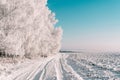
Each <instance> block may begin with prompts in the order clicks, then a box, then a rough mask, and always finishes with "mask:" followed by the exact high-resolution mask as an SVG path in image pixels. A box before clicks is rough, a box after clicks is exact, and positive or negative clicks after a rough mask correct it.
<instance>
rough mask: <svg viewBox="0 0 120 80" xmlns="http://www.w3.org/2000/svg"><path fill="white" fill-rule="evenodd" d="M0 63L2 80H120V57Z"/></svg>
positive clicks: (65, 57) (66, 57) (63, 57)
mask: <svg viewBox="0 0 120 80" xmlns="http://www.w3.org/2000/svg"><path fill="white" fill-rule="evenodd" d="M0 59H1V58H0ZM0 62H1V63H0V80H120V54H119V53H105V54H103V53H102V54H87V53H79V54H76V53H75V54H74V53H68V54H67V53H62V54H58V55H55V56H52V57H47V58H36V59H33V60H31V59H19V61H18V59H14V60H11V59H7V60H6V59H1V60H0Z"/></svg>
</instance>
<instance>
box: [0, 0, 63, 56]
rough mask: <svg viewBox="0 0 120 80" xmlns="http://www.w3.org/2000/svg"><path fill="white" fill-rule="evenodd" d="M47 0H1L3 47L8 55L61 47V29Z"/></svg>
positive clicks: (0, 40) (35, 53)
mask: <svg viewBox="0 0 120 80" xmlns="http://www.w3.org/2000/svg"><path fill="white" fill-rule="evenodd" d="M46 4H47V0H0V50H3V51H4V53H5V54H6V55H19V56H21V57H23V56H26V57H34V56H38V55H40V56H41V55H49V54H55V53H57V52H58V51H59V49H60V46H61V45H60V42H61V36H62V29H61V28H54V25H55V24H56V22H57V20H56V19H55V14H54V13H52V12H51V10H49V8H48V7H47V6H46Z"/></svg>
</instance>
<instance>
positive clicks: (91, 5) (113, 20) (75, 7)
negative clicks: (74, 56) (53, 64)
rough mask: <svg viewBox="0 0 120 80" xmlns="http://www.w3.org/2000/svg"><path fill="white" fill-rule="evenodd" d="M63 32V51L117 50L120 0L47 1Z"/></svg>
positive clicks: (119, 41)
mask: <svg viewBox="0 0 120 80" xmlns="http://www.w3.org/2000/svg"><path fill="white" fill-rule="evenodd" d="M48 6H49V8H50V9H51V10H52V11H53V12H55V13H56V17H57V19H58V20H59V23H58V24H57V25H60V26H62V28H63V30H64V34H63V41H62V49H85V50H103V51H104V50H106V51H118V50H119V51H120V0H48Z"/></svg>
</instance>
